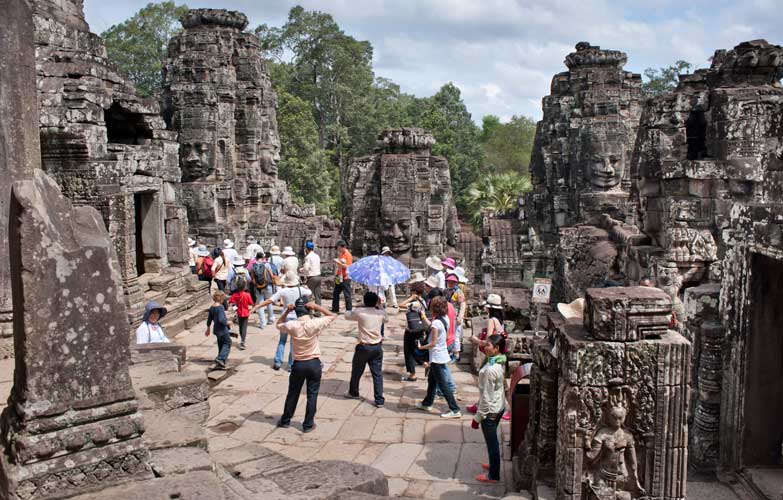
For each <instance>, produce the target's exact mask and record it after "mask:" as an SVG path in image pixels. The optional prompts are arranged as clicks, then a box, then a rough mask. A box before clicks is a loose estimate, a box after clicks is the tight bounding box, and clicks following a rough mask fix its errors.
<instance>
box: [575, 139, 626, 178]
mask: <svg viewBox="0 0 783 500" xmlns="http://www.w3.org/2000/svg"><path fill="white" fill-rule="evenodd" d="M625 136H626V132H625V127H624V126H623V125H621V124H612V126H607V125H602V126H594V127H591V128H589V129H587V130H585V131H584V132H583V133H582V134H580V137H579V144H578V146H579V153H578V154H579V156H580V164H581V165H582V172H583V175H584V178H585V179H584V180H585V182H586V183H587V185H588V187H589V188H592V189H594V190H597V191H603V190H608V189H612V188H614V187H615V186H617V185H618V184H620V181H621V180H622V179H623V173H625V157H626V153H625V147H624V144H625V143H626V139H625Z"/></svg>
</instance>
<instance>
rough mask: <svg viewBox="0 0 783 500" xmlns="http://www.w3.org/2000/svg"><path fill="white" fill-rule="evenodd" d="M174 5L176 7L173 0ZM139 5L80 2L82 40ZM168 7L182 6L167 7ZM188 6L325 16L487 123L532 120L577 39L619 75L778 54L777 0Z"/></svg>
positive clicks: (395, 73) (322, 1)
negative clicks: (723, 56) (772, 50)
mask: <svg viewBox="0 0 783 500" xmlns="http://www.w3.org/2000/svg"><path fill="white" fill-rule="evenodd" d="M175 1H176V0H175ZM147 3H148V1H147V0H85V2H84V4H85V5H84V10H85V16H86V18H87V22H88V23H89V24H90V27H91V29H92V31H93V32H96V33H99V34H100V32H102V31H104V30H105V29H106V28H108V27H109V26H111V25H112V24H115V23H119V22H122V21H123V20H125V19H126V18H128V17H130V16H131V15H133V13H135V12H136V11H138V10H139V9H141V8H142V7H143V6H144V5H146V4H147ZM177 3H181V2H179V1H177ZM186 3H187V4H188V5H189V6H190V7H193V8H195V7H212V8H224V9H230V10H238V11H241V12H244V13H245V14H247V16H248V18H249V19H250V28H253V27H255V26H257V25H258V24H262V23H266V24H268V25H271V26H279V25H281V24H283V23H284V22H285V19H286V17H287V13H288V10H289V9H290V8H291V7H292V6H294V5H297V4H300V5H302V6H303V7H304V8H306V9H308V10H320V11H323V12H328V13H330V14H332V15H333V16H334V18H335V20H336V21H337V22H338V24H339V25H340V26H341V27H342V28H343V29H344V30H345V31H346V33H348V34H350V35H352V36H354V37H355V38H358V39H363V40H369V41H370V42H371V43H372V45H373V48H374V49H375V52H374V62H373V65H374V68H375V73H376V75H377V76H382V77H385V78H390V79H391V80H393V81H395V82H396V83H398V84H399V85H400V87H401V88H402V90H403V91H404V92H408V93H412V94H415V95H418V96H428V95H432V94H433V93H434V92H436V91H437V90H438V88H440V86H441V85H443V84H444V83H446V82H449V81H450V82H453V83H454V84H456V85H457V86H458V87H459V88H460V89H461V91H462V95H463V98H464V100H465V103H466V104H467V107H468V110H469V111H470V112H471V113H472V114H473V117H474V119H475V120H476V121H477V122H480V120H481V117H482V116H483V115H486V114H494V115H498V116H500V117H501V118H502V119H508V118H509V117H510V116H511V115H520V114H521V115H526V116H530V117H533V118H536V119H538V118H540V116H541V98H542V97H543V96H545V95H546V94H548V93H549V84H550V82H551V79H552V76H553V75H554V74H555V73H558V72H560V71H564V70H565V69H566V68H565V66H564V65H563V59H564V58H565V56H566V54H568V53H569V52H572V51H573V48H574V45H575V44H576V43H577V42H579V41H588V42H590V43H591V44H593V45H600V46H601V47H603V48H609V49H617V50H623V51H625V52H626V53H628V64H627V65H626V69H627V70H629V71H634V72H638V73H641V72H642V71H643V70H644V68H647V67H659V66H666V65H669V64H671V63H672V62H674V61H675V60H677V59H685V60H687V61H689V62H691V63H693V64H695V65H696V66H697V67H706V66H708V65H709V61H708V58H709V57H710V56H711V55H712V54H713V52H714V51H715V49H719V48H727V49H728V48H732V47H734V46H735V45H736V44H737V43H739V42H741V41H745V40H752V39H757V38H766V39H767V40H768V41H770V42H772V43H776V44H783V24H781V19H783V14H782V12H783V0H744V1H739V0H736V1H726V0H685V1H684V0H625V1H618V0H300V1H298V2H295V1H288V0H213V1H211V2H210V1H203V0H191V1H189V2H186Z"/></svg>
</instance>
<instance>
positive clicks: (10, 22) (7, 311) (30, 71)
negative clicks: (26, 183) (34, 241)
mask: <svg viewBox="0 0 783 500" xmlns="http://www.w3.org/2000/svg"><path fill="white" fill-rule="evenodd" d="M4 5H5V7H4V9H3V10H4V14H3V16H2V19H1V20H0V47H3V50H2V51H0V76H2V78H0V116H2V117H3V119H2V120H0V234H2V238H3V242H4V243H3V249H4V250H7V244H8V243H7V241H8V240H7V236H8V207H9V203H10V199H11V184H12V182H13V181H14V180H17V179H24V178H27V177H29V176H30V175H31V172H32V171H34V170H37V169H40V168H41V155H40V151H41V147H40V143H39V134H38V104H37V97H36V94H35V46H34V44H33V22H32V13H31V12H30V8H29V6H28V4H27V3H26V2H24V1H22V0H10V1H9V2H6V3H5V4H4ZM11 321H12V304H11V282H10V274H9V268H8V259H5V258H4V259H0V356H2V357H6V356H8V355H9V354H11V352H12V351H13V346H12V341H11V337H12V336H13V329H12V325H11Z"/></svg>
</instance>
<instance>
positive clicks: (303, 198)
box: [277, 90, 337, 215]
mask: <svg viewBox="0 0 783 500" xmlns="http://www.w3.org/2000/svg"><path fill="white" fill-rule="evenodd" d="M277 116H278V129H279V132H280V146H281V160H280V164H279V175H280V178H281V179H283V180H285V181H286V182H287V183H288V190H289V192H290V193H291V196H292V197H293V198H294V199H295V200H297V201H298V202H300V203H313V204H315V206H316V209H317V210H318V212H319V213H325V214H332V215H333V214H334V213H335V212H336V209H337V207H336V206H335V203H336V197H335V192H336V191H337V186H336V183H337V171H336V168H335V167H334V165H332V163H331V162H330V161H329V156H328V155H327V153H326V151H324V150H322V149H321V148H320V147H319V144H318V130H317V128H316V126H315V122H314V121H313V115H312V110H311V109H310V105H309V104H308V103H307V102H306V101H304V100H302V99H300V98H298V97H296V96H295V95H291V94H289V93H288V92H286V91H285V90H278V109H277Z"/></svg>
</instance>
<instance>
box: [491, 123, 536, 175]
mask: <svg viewBox="0 0 783 500" xmlns="http://www.w3.org/2000/svg"><path fill="white" fill-rule="evenodd" d="M490 116H491V117H492V115H490ZM492 118H495V117H492ZM487 131H488V127H487V117H486V116H485V117H484V128H483V132H482V136H484V135H486V137H485V138H484V140H483V141H482V143H483V145H484V154H485V158H484V165H485V167H486V168H488V169H489V171H491V172H499V173H504V172H512V173H518V174H520V175H522V176H527V175H528V166H529V165H530V155H531V154H532V152H533V140H534V139H535V137H536V122H535V121H533V120H532V119H531V118H528V117H526V116H513V117H512V118H511V120H510V121H509V122H508V123H500V122H498V123H496V124H492V120H490V127H489V132H488V133H487Z"/></svg>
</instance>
